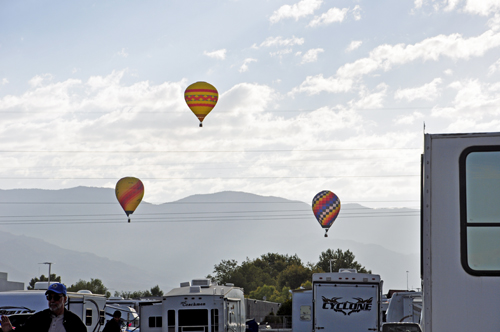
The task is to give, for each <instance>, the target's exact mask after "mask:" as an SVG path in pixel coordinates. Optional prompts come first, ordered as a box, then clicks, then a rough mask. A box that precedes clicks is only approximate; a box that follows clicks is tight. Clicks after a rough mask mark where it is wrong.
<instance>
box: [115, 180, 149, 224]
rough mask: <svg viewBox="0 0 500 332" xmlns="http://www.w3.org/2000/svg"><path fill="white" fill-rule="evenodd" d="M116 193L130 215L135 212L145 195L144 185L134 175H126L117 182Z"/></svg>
mask: <svg viewBox="0 0 500 332" xmlns="http://www.w3.org/2000/svg"><path fill="white" fill-rule="evenodd" d="M115 194H116V198H117V199H118V202H120V205H121V206H122V208H123V210H124V211H125V213H126V214H127V216H128V215H130V214H132V213H134V211H135V209H136V208H137V206H138V205H139V203H141V201H142V197H144V185H143V184H142V182H141V180H139V179H137V178H134V177H125V178H122V179H120V180H119V181H118V182H117V183H116V187H115Z"/></svg>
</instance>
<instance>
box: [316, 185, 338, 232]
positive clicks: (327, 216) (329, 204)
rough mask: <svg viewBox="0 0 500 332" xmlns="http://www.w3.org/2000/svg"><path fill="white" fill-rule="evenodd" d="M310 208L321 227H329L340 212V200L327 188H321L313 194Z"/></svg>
mask: <svg viewBox="0 0 500 332" xmlns="http://www.w3.org/2000/svg"><path fill="white" fill-rule="evenodd" d="M312 209H313V212H314V215H315V216H316V219H318V222H319V224H320V225H321V227H323V228H326V229H328V228H330V226H331V225H332V224H333V222H334V221H335V219H337V216H338V215H339V212H340V200H339V198H338V197H337V195H335V194H334V193H332V192H331V191H329V190H323V191H321V192H319V193H317V194H316V196H314V198H313V201H312Z"/></svg>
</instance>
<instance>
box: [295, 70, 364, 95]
mask: <svg viewBox="0 0 500 332" xmlns="http://www.w3.org/2000/svg"><path fill="white" fill-rule="evenodd" d="M353 83H354V82H353V80H352V79H348V78H334V77H328V78H324V77H323V74H319V75H316V76H307V77H306V80H305V81H304V82H302V83H301V84H300V86H299V87H296V88H293V89H292V90H291V91H290V92H289V93H288V94H289V95H291V96H293V95H294V94H296V93H301V92H304V93H307V94H309V95H316V94H318V93H320V92H323V91H325V92H330V93H338V92H347V91H349V90H350V89H351V88H352V85H353Z"/></svg>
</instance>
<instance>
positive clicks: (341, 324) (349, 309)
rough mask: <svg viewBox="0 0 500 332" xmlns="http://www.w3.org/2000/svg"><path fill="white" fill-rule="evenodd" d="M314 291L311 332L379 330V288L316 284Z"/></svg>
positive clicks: (359, 285) (374, 286)
mask: <svg viewBox="0 0 500 332" xmlns="http://www.w3.org/2000/svg"><path fill="white" fill-rule="evenodd" d="M313 291H314V299H315V302H314V322H313V328H314V331H316V332H322V331H335V332H352V331H356V332H362V331H363V332H364V331H378V326H379V306H378V298H379V290H378V285H374V284H320V283H318V284H314V287H313Z"/></svg>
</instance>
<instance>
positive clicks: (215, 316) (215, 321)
mask: <svg viewBox="0 0 500 332" xmlns="http://www.w3.org/2000/svg"><path fill="white" fill-rule="evenodd" d="M211 318H212V332H218V331H219V309H212V310H211Z"/></svg>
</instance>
